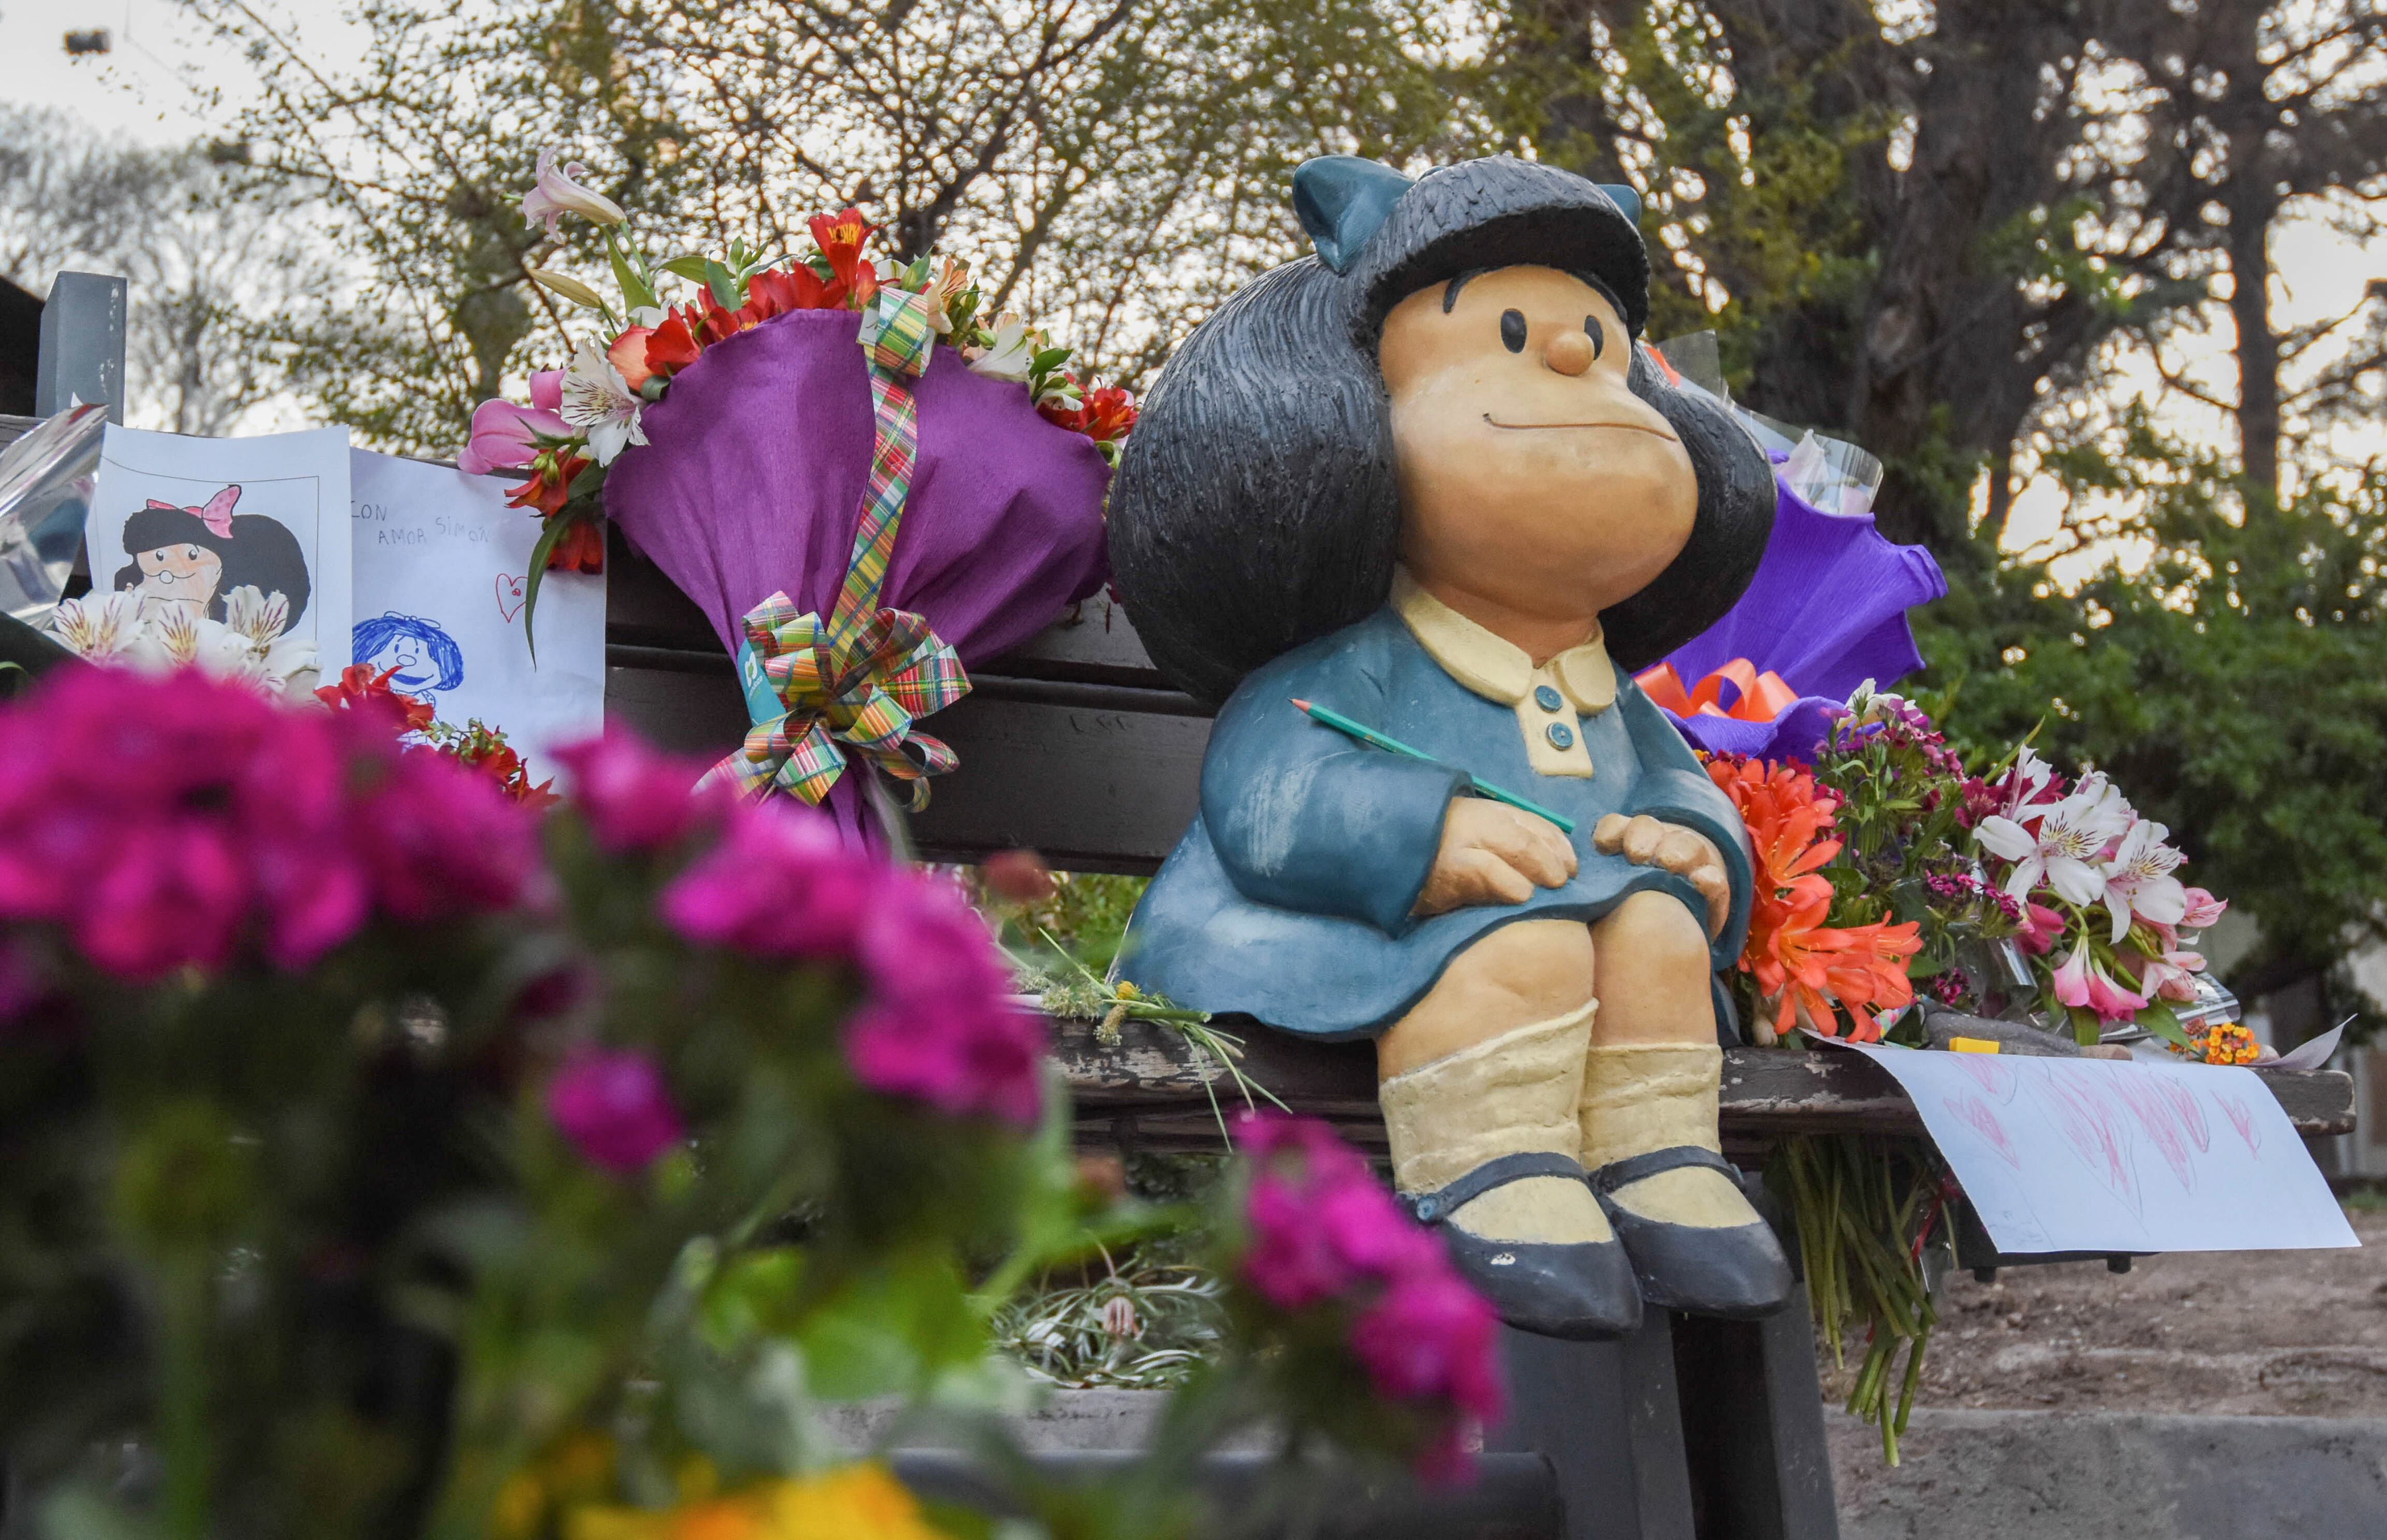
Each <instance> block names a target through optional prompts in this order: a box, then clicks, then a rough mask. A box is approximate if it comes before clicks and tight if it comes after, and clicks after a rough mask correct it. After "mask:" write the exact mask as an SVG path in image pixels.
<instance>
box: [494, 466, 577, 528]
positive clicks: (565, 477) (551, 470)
mask: <svg viewBox="0 0 2387 1540" xmlns="http://www.w3.org/2000/svg"><path fill="white" fill-rule="evenodd" d="M587 468H588V461H587V460H585V459H583V458H582V457H580V456H579V455H576V454H574V453H573V452H572V451H571V450H569V449H549V450H548V451H547V452H545V453H544V454H541V455H540V456H539V457H538V458H537V460H534V461H531V464H530V480H528V481H526V482H524V483H523V484H522V485H521V486H517V487H515V488H514V489H513V496H512V498H510V499H507V501H506V506H507V507H509V508H529V509H535V510H537V512H538V515H539V517H541V518H551V517H553V516H554V515H555V514H557V513H560V512H562V511H563V505H564V502H565V501H566V499H569V498H570V497H571V495H572V478H573V477H575V476H576V475H578V474H579V473H581V472H583V471H585V470H587Z"/></svg>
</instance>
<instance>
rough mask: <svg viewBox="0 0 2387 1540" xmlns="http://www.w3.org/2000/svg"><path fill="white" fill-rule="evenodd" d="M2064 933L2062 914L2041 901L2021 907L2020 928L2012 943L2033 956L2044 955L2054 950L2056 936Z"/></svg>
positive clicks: (2058, 936)
mask: <svg viewBox="0 0 2387 1540" xmlns="http://www.w3.org/2000/svg"><path fill="white" fill-rule="evenodd" d="M2063 934H2064V916H2063V915H2059V914H2057V913H2056V912H2055V911H2054V910H2052V909H2050V908H2049V907H2048V906H2047V905H2045V904H2043V903H2031V904H2026V905H2024V907H2023V917H2022V929H2021V930H2020V931H2019V932H2018V933H2017V934H2016V935H2015V937H2014V944H2015V945H2017V946H2019V947H2021V948H2022V949H2023V950H2024V951H2025V952H2027V953H2030V954H2031V955H2032V956H2034V957H2044V956H2046V955H2047V954H2048V953H2050V952H2052V951H2054V950H2055V943H2056V940H2057V939H2058V938H2060V937H2061V936H2062V935H2063Z"/></svg>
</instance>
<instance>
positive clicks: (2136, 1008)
mask: <svg viewBox="0 0 2387 1540" xmlns="http://www.w3.org/2000/svg"><path fill="white" fill-rule="evenodd" d="M2055 998H2056V999H2058V1000H2060V1001H2062V1002H2063V1003H2064V1004H2066V1005H2068V1006H2070V1007H2072V1008H2073V1009H2074V1010H2090V1011H2094V1012H2096V1013H2097V1019H2098V1021H2099V1022H2100V1023H2104V1022H2112V1021H2128V1020H2129V1019H2130V1018H2131V1017H2132V1016H2136V1015H2137V1014H2138V1013H2139V1012H2141V1011H2142V1010H2144V1009H2145V1008H2146V1004H2147V1002H2146V997H2145V996H2144V995H2139V994H2133V993H2131V992H2130V991H2128V990H2126V989H2124V988H2123V987H2122V986H2121V985H2120V984H2118V983H2115V981H2114V978H2113V976H2112V975H2110V974H2108V973H2107V972H2106V971H2105V970H2104V968H2103V967H2102V966H2099V964H2098V962H2097V960H2096V959H2095V958H2094V957H2091V956H2090V954H2089V949H2088V947H2086V946H2085V945H2084V946H2078V947H2075V948H2073V949H2072V955H2070V956H2069V957H2066V958H2065V959H2064V961H2063V962H2062V963H2061V964H2059V965H2057V966H2056V969H2055Z"/></svg>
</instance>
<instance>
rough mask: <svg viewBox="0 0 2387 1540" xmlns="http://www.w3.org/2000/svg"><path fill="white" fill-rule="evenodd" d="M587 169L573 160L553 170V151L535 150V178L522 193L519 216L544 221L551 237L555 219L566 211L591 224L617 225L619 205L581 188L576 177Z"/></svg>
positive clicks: (619, 218)
mask: <svg viewBox="0 0 2387 1540" xmlns="http://www.w3.org/2000/svg"><path fill="white" fill-rule="evenodd" d="M587 174H588V168H587V167H586V166H583V165H581V164H580V163H579V162H578V161H576V160H575V161H574V162H573V163H572V164H571V165H569V166H566V167H564V168H563V169H562V170H556V166H555V151H554V150H553V149H544V150H541V151H539V152H538V180H537V182H535V183H532V184H531V189H530V191H529V192H527V193H524V195H523V200H522V211H523V218H524V219H525V220H528V221H530V222H532V223H533V224H537V223H538V222H539V221H542V220H544V221H546V222H547V238H548V239H549V240H550V241H551V240H553V239H555V234H556V230H555V221H558V220H560V219H562V217H563V216H564V215H566V214H577V215H579V216H580V217H581V218H582V219H584V220H587V221H588V222H589V223H591V224H619V223H621V222H622V218H623V216H622V206H621V205H620V204H618V203H615V202H614V201H613V199H612V198H609V197H607V196H605V195H604V194H602V193H599V192H593V191H591V190H590V189H588V188H587V187H584V186H582V185H581V184H580V183H579V182H578V180H576V179H578V178H580V177H584V176H587Z"/></svg>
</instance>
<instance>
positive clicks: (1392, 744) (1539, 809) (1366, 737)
mask: <svg viewBox="0 0 2387 1540" xmlns="http://www.w3.org/2000/svg"><path fill="white" fill-rule="evenodd" d="M1293 703H1294V704H1295V705H1296V706H1298V707H1300V708H1301V711H1302V714H1303V715H1305V716H1307V717H1308V718H1309V719H1310V720H1311V721H1312V722H1315V723H1318V724H1319V725H1320V726H1327V727H1332V728H1333V729H1334V730H1335V731H1336V732H1338V733H1343V734H1345V735H1346V736H1348V737H1351V738H1358V740H1359V741H1360V742H1362V743H1367V744H1372V745H1374V746H1375V747H1376V748H1379V749H1382V750H1383V751H1385V752H1386V753H1388V754H1399V755H1402V756H1403V757H1405V758H1408V759H1421V760H1432V759H1433V755H1432V754H1428V753H1422V752H1421V751H1418V750H1415V749H1412V748H1410V747H1409V746H1408V744H1406V743H1403V742H1402V741H1401V740H1400V739H1399V738H1388V737H1386V736H1385V735H1384V734H1383V733H1380V732H1378V731H1376V729H1375V728H1373V727H1370V726H1364V725H1362V724H1360V723H1358V722H1354V721H1352V720H1351V719H1350V718H1349V717H1347V716H1345V715H1344V714H1343V713H1341V712H1335V711H1329V710H1327V709H1326V708H1325V707H1324V706H1315V705H1312V704H1310V703H1309V702H1308V701H1302V700H1298V699H1296V700H1295V701H1294V702H1293ZM1467 781H1468V784H1469V785H1470V786H1471V787H1472V788H1473V789H1474V791H1475V794H1476V795H1477V796H1479V797H1489V798H1491V799H1492V800H1493V801H1494V802H1506V803H1508V804H1509V806H1510V807H1517V808H1522V809H1524V810H1525V811H1526V812H1527V813H1530V814H1533V815H1534V816H1535V817H1536V818H1547V819H1548V820H1549V821H1550V822H1551V823H1553V824H1556V825H1558V827H1560V828H1562V829H1564V830H1566V831H1567V832H1568V833H1569V834H1572V833H1573V832H1574V820H1573V819H1572V818H1570V817H1568V816H1566V814H1562V813H1552V812H1551V811H1550V810H1549V809H1548V808H1546V807H1544V806H1542V805H1541V804H1539V803H1538V802H1527V801H1525V799H1524V798H1522V797H1520V796H1518V795H1517V794H1516V793H1515V792H1513V791H1503V790H1501V789H1499V788H1498V787H1497V786H1494V785H1493V784H1492V783H1491V782H1490V781H1487V780H1484V778H1482V777H1481V776H1472V775H1471V776H1468V777H1467Z"/></svg>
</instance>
